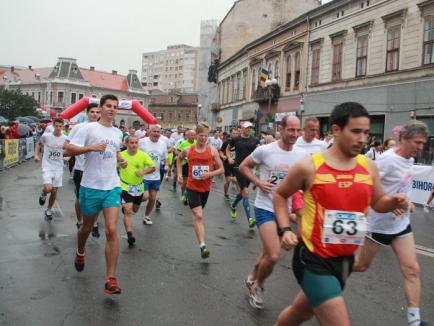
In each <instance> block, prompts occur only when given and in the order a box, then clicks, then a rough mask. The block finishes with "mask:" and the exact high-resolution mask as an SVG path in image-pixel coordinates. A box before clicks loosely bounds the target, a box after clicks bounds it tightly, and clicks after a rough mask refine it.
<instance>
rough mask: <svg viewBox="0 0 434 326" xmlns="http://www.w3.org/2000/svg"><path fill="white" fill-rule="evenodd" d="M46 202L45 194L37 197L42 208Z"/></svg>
mask: <svg viewBox="0 0 434 326" xmlns="http://www.w3.org/2000/svg"><path fill="white" fill-rule="evenodd" d="M46 200H47V194H46V193H45V192H43V193H41V195H40V196H39V205H41V206H44V204H45V201H46Z"/></svg>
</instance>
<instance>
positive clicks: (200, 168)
mask: <svg viewBox="0 0 434 326" xmlns="http://www.w3.org/2000/svg"><path fill="white" fill-rule="evenodd" d="M204 172H209V166H208V165H193V166H192V168H191V173H192V175H193V179H196V180H200V179H202V173H204Z"/></svg>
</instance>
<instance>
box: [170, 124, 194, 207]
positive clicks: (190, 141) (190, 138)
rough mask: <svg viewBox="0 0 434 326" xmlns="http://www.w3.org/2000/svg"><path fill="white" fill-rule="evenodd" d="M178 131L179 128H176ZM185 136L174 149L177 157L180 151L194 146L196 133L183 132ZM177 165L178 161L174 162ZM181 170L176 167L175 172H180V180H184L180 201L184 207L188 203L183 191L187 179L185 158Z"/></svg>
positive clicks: (190, 131) (191, 131) (192, 131)
mask: <svg viewBox="0 0 434 326" xmlns="http://www.w3.org/2000/svg"><path fill="white" fill-rule="evenodd" d="M178 130H179V128H178ZM185 136H186V139H185V140H184V141H182V142H181V143H180V144H179V145H177V146H176V147H175V148H176V150H177V155H179V154H180V153H181V152H182V151H184V150H186V149H187V148H189V147H191V146H193V145H195V144H196V139H195V137H196V132H195V131H194V130H188V131H186V132H185ZM178 163H179V160H177V161H176V164H178ZM180 168H182V169H181V170H180V169H179V168H178V167H177V172H179V171H181V172H182V178H183V180H184V182H182V184H181V198H180V199H181V201H182V202H183V203H184V205H186V206H187V205H188V201H187V193H186V191H185V189H186V188H185V187H186V185H187V177H188V161H187V158H184V159H183V160H182V167H180ZM178 180H179V175H178Z"/></svg>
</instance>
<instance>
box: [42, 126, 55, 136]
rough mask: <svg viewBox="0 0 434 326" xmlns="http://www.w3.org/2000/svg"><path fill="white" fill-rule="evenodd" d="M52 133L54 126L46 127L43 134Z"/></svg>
mask: <svg viewBox="0 0 434 326" xmlns="http://www.w3.org/2000/svg"><path fill="white" fill-rule="evenodd" d="M53 131H54V126H53V125H48V126H47V127H46V128H45V130H44V134H45V133H47V134H48V133H52V132H53Z"/></svg>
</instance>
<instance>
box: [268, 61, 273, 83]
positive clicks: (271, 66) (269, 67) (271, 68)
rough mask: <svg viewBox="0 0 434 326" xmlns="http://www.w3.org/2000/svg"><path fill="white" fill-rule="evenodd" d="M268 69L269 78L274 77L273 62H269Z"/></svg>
mask: <svg viewBox="0 0 434 326" xmlns="http://www.w3.org/2000/svg"><path fill="white" fill-rule="evenodd" d="M267 70H268V79H271V78H273V77H274V76H273V64H272V63H271V62H269V63H268V67H267Z"/></svg>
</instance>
